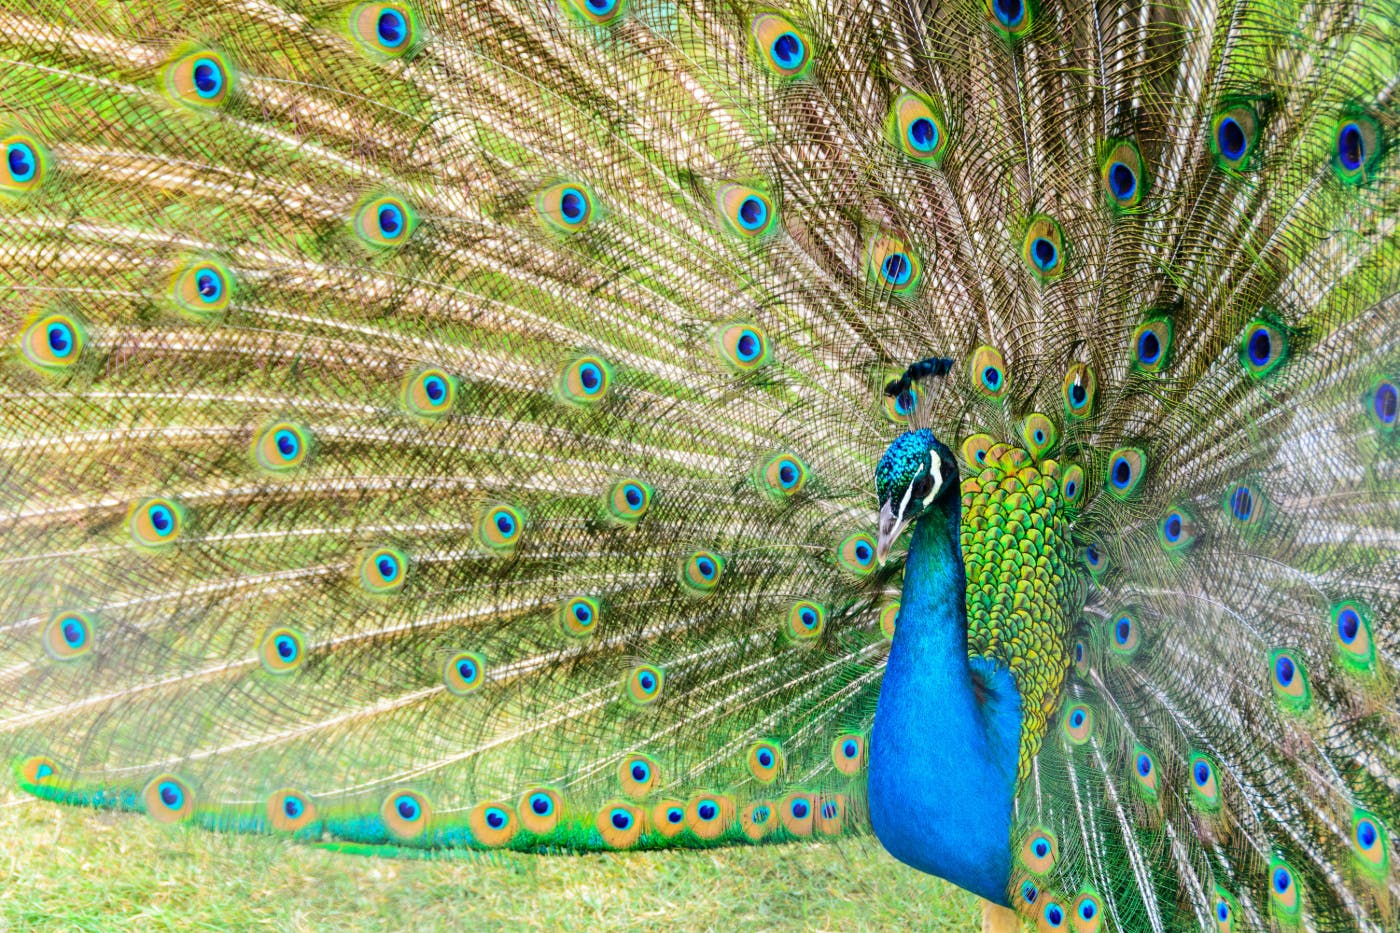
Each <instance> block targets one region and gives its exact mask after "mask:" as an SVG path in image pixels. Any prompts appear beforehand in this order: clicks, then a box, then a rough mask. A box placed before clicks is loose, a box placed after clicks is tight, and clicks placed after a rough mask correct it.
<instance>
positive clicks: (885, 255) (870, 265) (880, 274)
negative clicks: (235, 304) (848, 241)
mask: <svg viewBox="0 0 1400 933" xmlns="http://www.w3.org/2000/svg"><path fill="white" fill-rule="evenodd" d="M865 262H866V268H867V269H868V270H869V272H870V277H871V279H872V281H874V282H875V284H876V285H877V286H879V287H880V288H881V289H885V290H888V291H890V292H891V293H893V294H895V295H908V294H911V293H912V292H913V291H914V289H915V288H917V287H918V284H919V276H920V273H921V268H920V266H919V260H918V258H917V257H915V256H914V254H913V253H912V252H910V250H909V248H908V247H907V246H905V244H904V242H903V241H902V240H900V239H898V238H896V237H892V236H888V235H886V234H876V235H875V236H872V237H871V238H870V240H869V242H868V243H866V247H865Z"/></svg>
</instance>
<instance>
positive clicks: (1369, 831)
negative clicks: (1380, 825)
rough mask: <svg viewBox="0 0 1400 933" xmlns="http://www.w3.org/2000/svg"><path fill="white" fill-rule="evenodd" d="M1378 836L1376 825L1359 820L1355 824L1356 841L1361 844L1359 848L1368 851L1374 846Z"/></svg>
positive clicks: (1368, 821)
mask: <svg viewBox="0 0 1400 933" xmlns="http://www.w3.org/2000/svg"><path fill="white" fill-rule="evenodd" d="M1378 838H1379V834H1378V833H1377V832H1376V824H1375V823H1372V822H1371V821H1370V820H1361V821H1360V822H1359V823H1357V824H1356V841H1357V842H1359V843H1360V844H1361V848H1363V849H1370V848H1371V847H1372V846H1374V845H1375V844H1376V839H1378Z"/></svg>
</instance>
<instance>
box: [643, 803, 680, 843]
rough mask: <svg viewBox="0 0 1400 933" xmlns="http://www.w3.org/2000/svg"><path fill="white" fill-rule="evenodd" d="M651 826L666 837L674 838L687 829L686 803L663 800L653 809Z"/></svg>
mask: <svg viewBox="0 0 1400 933" xmlns="http://www.w3.org/2000/svg"><path fill="white" fill-rule="evenodd" d="M651 828H652V829H653V830H655V831H656V832H657V833H659V834H660V835H661V836H662V837H663V838H665V839H674V838H675V837H676V836H679V835H680V834H681V831H682V830H684V829H685V804H683V803H681V802H680V801H679V800H663V801H661V802H660V803H658V804H657V805H656V806H654V807H652V810H651Z"/></svg>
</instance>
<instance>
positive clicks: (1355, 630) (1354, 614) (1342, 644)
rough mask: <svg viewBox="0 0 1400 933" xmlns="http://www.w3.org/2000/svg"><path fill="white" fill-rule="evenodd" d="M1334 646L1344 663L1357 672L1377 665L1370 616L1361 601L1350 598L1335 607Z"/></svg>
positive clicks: (1364, 671)
mask: <svg viewBox="0 0 1400 933" xmlns="http://www.w3.org/2000/svg"><path fill="white" fill-rule="evenodd" d="M1332 634H1333V639H1334V641H1333V646H1334V647H1335V649H1336V655H1337V657H1338V659H1339V660H1340V661H1341V662H1342V666H1343V667H1344V668H1345V669H1347V670H1349V671H1352V672H1354V673H1369V672H1371V671H1372V670H1374V668H1375V663H1376V645H1375V642H1374V641H1373V640H1372V637H1371V616H1370V613H1369V611H1367V609H1366V607H1365V606H1363V605H1362V604H1361V603H1358V602H1355V601H1351V600H1348V601H1347V602H1342V603H1338V604H1337V605H1335V606H1333V607H1332Z"/></svg>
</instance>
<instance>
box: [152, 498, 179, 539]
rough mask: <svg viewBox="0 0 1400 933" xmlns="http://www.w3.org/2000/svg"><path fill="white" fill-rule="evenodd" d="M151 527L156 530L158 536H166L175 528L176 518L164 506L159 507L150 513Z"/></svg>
mask: <svg viewBox="0 0 1400 933" xmlns="http://www.w3.org/2000/svg"><path fill="white" fill-rule="evenodd" d="M150 516H151V527H152V528H154V529H155V530H156V534H159V535H166V534H169V533H170V530H171V529H172V528H174V527H175V520H174V517H173V516H172V515H171V514H170V510H169V509H167V508H166V507H165V506H163V505H157V506H155V507H153V508H152V509H151V511H150Z"/></svg>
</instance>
